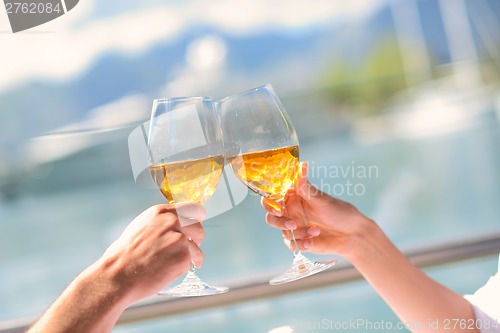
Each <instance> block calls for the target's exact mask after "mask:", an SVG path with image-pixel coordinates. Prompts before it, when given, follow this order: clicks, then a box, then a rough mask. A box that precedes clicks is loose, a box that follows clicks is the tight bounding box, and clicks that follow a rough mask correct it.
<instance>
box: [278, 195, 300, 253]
mask: <svg viewBox="0 0 500 333" xmlns="http://www.w3.org/2000/svg"><path fill="white" fill-rule="evenodd" d="M279 203H280V206H281V211H282V212H283V216H286V215H287V214H286V213H287V212H286V205H285V200H280V201H279ZM290 232H291V233H292V241H293V246H294V248H295V250H294V251H293V256H294V257H295V258H297V257H302V253H301V252H300V250H299V245H298V244H297V239H296V238H295V233H294V232H293V230H290Z"/></svg>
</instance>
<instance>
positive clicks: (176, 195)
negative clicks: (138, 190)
mask: <svg viewBox="0 0 500 333" xmlns="http://www.w3.org/2000/svg"><path fill="white" fill-rule="evenodd" d="M148 154H149V160H150V171H151V175H152V177H153V180H154V181H155V183H156V184H157V186H158V187H159V189H160V191H161V193H162V194H163V195H164V196H165V198H166V199H167V200H168V201H169V203H172V204H175V203H181V202H189V201H191V202H197V203H200V204H203V203H205V202H206V201H207V200H208V199H209V198H210V197H211V196H212V194H213V193H214V191H215V188H216V187H217V184H218V182H219V179H220V177H221V174H222V170H223V167H224V156H223V142H222V132H221V129H220V121H219V119H218V116H217V114H216V112H215V109H214V103H213V101H212V99H211V98H210V97H178V98H168V99H156V100H154V102H153V109H152V112H151V122H150V128H149V135H148ZM181 224H182V219H181ZM226 291H228V288H227V287H225V286H222V287H218V286H211V285H208V284H206V283H205V282H203V281H201V280H200V278H199V277H198V276H197V275H196V272H195V267H194V265H193V266H192V268H191V270H190V271H189V272H188V273H187V275H186V277H185V278H184V280H183V281H182V282H181V283H180V284H179V285H177V286H176V287H174V288H170V289H166V290H163V291H161V292H160V293H159V294H160V295H169V296H177V297H185V296H205V295H214V294H220V293H224V292H226Z"/></svg>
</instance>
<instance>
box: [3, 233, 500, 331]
mask: <svg viewBox="0 0 500 333" xmlns="http://www.w3.org/2000/svg"><path fill="white" fill-rule="evenodd" d="M498 253H500V232H495V233H491V234H488V235H482V236H474V237H467V238H462V239H460V240H455V241H452V242H447V243H441V244H433V245H429V246H425V247H422V248H419V249H416V250H413V251H406V252H405V254H406V255H407V257H408V258H410V260H411V261H412V262H413V263H414V264H415V265H417V266H419V267H422V268H424V267H431V266H436V265H442V264H447V263H452V262H456V261H462V260H467V259H472V258H479V257H484V256H488V255H493V254H498ZM273 275H274V273H273V274H270V273H268V274H264V275H260V276H258V277H254V278H252V279H251V281H250V279H248V280H239V281H231V282H229V283H226V284H227V285H229V287H230V292H228V293H225V294H220V295H214V296H210V297H187V298H159V297H151V298H149V299H147V300H144V301H142V302H139V303H137V304H135V305H133V306H131V307H129V308H128V309H126V310H125V312H124V313H123V314H122V316H121V317H120V319H119V320H118V323H117V324H118V325H119V324H125V323H131V322H137V321H143V320H148V319H153V318H158V317H167V316H173V315H176V314H181V313H187V312H193V311H200V310H206V309H210V308H215V307H221V306H227V305H230V304H235V303H242V302H247V301H252V300H257V299H263V298H270V297H276V296H281V295H285V294H292V293H296V292H301V291H306V290H311V289H316V288H322V287H328V286H333V285H338V284H342V283H347V282H352V281H356V280H359V279H361V278H362V276H361V275H360V274H359V272H358V271H357V270H356V269H355V268H354V267H353V266H352V265H351V264H349V263H347V262H342V263H341V264H339V265H337V266H336V267H335V268H333V269H332V270H329V271H325V272H322V273H319V274H316V275H314V276H311V277H308V278H307V279H302V280H298V281H295V282H294V283H287V284H283V285H279V286H271V285H269V282H268V281H269V280H270V278H271V277H272V276H273ZM35 319H36V317H35V316H27V317H22V318H18V319H13V320H7V321H2V322H0V333H20V332H24V331H25V330H26V328H27V327H28V326H29V325H30V323H32V322H33V321H34V320H35Z"/></svg>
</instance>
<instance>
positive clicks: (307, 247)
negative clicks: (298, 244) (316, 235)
mask: <svg viewBox="0 0 500 333" xmlns="http://www.w3.org/2000/svg"><path fill="white" fill-rule="evenodd" d="M302 247H303V248H304V249H310V248H311V242H310V241H307V240H305V241H303V242H302Z"/></svg>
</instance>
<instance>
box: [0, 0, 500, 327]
mask: <svg viewBox="0 0 500 333" xmlns="http://www.w3.org/2000/svg"><path fill="white" fill-rule="evenodd" d="M0 45H1V49H2V51H1V52H0V272H1V273H0V300H1V301H0V322H1V321H7V320H10V319H14V318H18V317H23V316H27V315H32V314H37V313H39V312H41V311H43V309H44V308H46V307H47V306H48V305H49V304H50V303H51V301H52V300H53V299H54V298H55V297H56V296H57V295H58V294H59V293H60V292H61V290H62V289H63V288H64V287H65V286H66V285H67V283H69V281H71V279H72V278H73V277H74V276H75V275H76V274H77V273H78V272H80V271H81V270H82V269H84V268H85V267H86V266H87V265H89V264H90V263H92V262H93V261H94V260H96V259H97V258H98V257H99V256H100V254H101V253H102V252H103V251H104V249H105V248H106V247H107V246H108V245H109V244H110V243H111V242H112V241H113V240H114V239H115V238H116V237H117V236H118V235H119V233H120V232H121V231H122V230H123V229H124V228H125V226H126V225H127V224H128V223H129V222H130V221H131V220H132V219H133V218H134V217H135V216H136V215H137V214H138V213H140V212H141V211H142V210H144V209H145V208H147V207H149V206H150V205H153V204H157V203H162V202H164V198H163V197H162V196H161V194H160V193H159V191H156V190H153V189H147V188H144V187H141V186H140V185H138V184H136V183H135V180H134V176H133V174H132V170H131V166H130V160H129V151H128V136H129V134H130V133H131V132H132V130H133V129H134V128H136V127H137V126H138V125H139V124H141V123H143V122H144V121H146V120H148V118H149V115H150V110H151V104H152V100H153V99H154V98H161V97H168V96H188V95H211V96H214V97H215V98H221V97H224V96H227V95H230V94H233V93H236V92H239V91H242V90H246V89H249V88H251V87H255V86H258V85H262V84H265V83H271V84H272V85H273V86H274V88H275V90H276V92H277V93H278V95H279V96H280V98H281V99H282V101H283V104H284V105H285V107H286V109H287V111H288V112H289V113H290V116H291V118H292V120H293V122H294V124H295V126H296V129H297V132H298V136H299V139H300V143H301V152H300V153H301V159H302V160H308V161H310V164H311V166H312V167H311V170H310V177H311V180H312V182H313V183H315V184H316V185H317V186H318V187H320V188H321V189H323V190H324V191H326V192H329V193H330V194H332V195H336V196H338V197H340V198H342V199H344V200H347V201H350V202H352V203H353V204H355V205H357V206H358V207H359V208H360V209H361V210H362V211H363V212H364V213H365V214H367V215H368V216H370V217H372V218H373V219H375V220H376V221H377V222H378V223H379V224H380V225H381V226H382V228H383V229H384V230H385V232H386V233H387V234H388V235H389V237H390V238H391V239H392V240H393V241H394V242H395V243H396V244H397V245H398V246H399V247H400V248H401V249H403V250H406V249H415V248H418V247H420V246H423V245H429V244H439V243H442V242H447V241H453V240H460V239H461V238H463V237H466V236H471V235H472V236H474V235H477V236H481V235H487V234H491V233H494V232H498V231H500V205H499V202H500V174H499V172H498V171H499V170H500V150H499V147H500V146H499V144H500V129H499V124H500V123H499V119H500V94H499V87H500V2H499V1H497V0H371V1H366V0H351V1H342V0H335V1H333V0H318V1H314V2H313V3H311V2H310V1H304V0H291V1H284V0H279V1H271V2H270V1H263V0H253V1H239V2H235V1H228V0H213V1H200V0H189V1H182V2H181V1H175V0H172V1H159V0H145V1H140V2H139V1H129V0H121V1H101V2H98V1H95V0H82V1H80V3H79V4H78V5H77V6H76V7H75V8H74V9H73V10H72V11H71V12H68V13H67V14H66V15H64V16H62V17H60V18H58V19H56V20H55V21H52V22H49V23H47V24H45V25H42V26H39V27H36V28H34V29H31V30H28V31H26V32H22V33H17V34H12V33H11V32H10V27H9V24H8V19H7V15H6V14H5V13H4V11H1V13H0ZM339 170H344V171H345V170H350V171H348V172H344V173H342V172H338V171H339ZM353 170H354V171H356V172H351V171H353ZM360 170H365V171H366V170H372V171H371V172H369V173H365V174H361V173H359V172H358V171H360ZM349 184H350V185H349ZM349 188H350V191H349ZM205 226H206V231H207V236H206V239H205V242H204V244H203V246H202V248H203V249H204V251H205V254H206V255H205V256H206V260H205V264H204V267H203V269H202V270H201V271H200V272H199V274H200V276H201V277H202V278H203V279H204V280H206V281H233V280H238V279H241V278H248V277H251V276H258V275H259V274H266V273H267V272H270V271H276V270H277V269H278V270H279V269H284V268H286V267H287V265H288V264H289V263H290V261H291V253H290V252H289V251H288V250H287V249H286V248H285V247H284V245H283V243H282V239H281V236H280V232H279V231H277V230H273V229H271V228H270V227H268V226H267V225H266V224H265V222H264V212H263V210H262V209H261V208H260V205H259V198H258V197H256V196H254V195H248V196H247V197H246V198H245V200H244V201H243V202H242V203H240V204H239V205H238V206H237V207H235V208H234V209H232V210H230V211H228V212H226V213H224V214H222V215H218V216H215V217H213V218H211V219H209V220H208V221H207V222H206V223H205ZM257 239H258V243H257ZM497 262H498V258H497V257H484V258H480V259H475V260H469V261H465V262H460V263H457V264H449V265H442V266H439V267H436V268H432V269H429V270H428V273H429V274H431V275H432V276H433V277H435V278H436V279H438V280H439V281H440V282H442V283H443V284H445V285H447V286H449V287H450V288H452V289H454V290H456V291H457V292H460V293H472V292H473V291H474V290H476V289H477V288H478V287H480V286H481V285H482V284H484V282H485V281H486V280H487V278H488V277H489V276H490V275H492V274H493V273H494V272H495V271H496V266H497ZM382 267H383V266H382ZM463 272H471V274H464V273H463ZM457 275H458V276H459V277H460V278H459V279H458V278H457ZM320 304H321V305H320ZM327 305H328V306H327ZM322 318H328V319H329V320H334V321H338V322H341V321H346V320H348V319H350V318H368V319H371V320H386V321H394V322H396V321H397V319H396V317H395V315H394V314H393V313H392V312H391V310H390V309H389V308H388V307H387V306H386V305H384V303H383V301H382V300H381V299H380V298H379V297H378V296H377V295H376V294H375V293H374V291H373V290H372V289H371V288H370V287H369V286H368V285H367V284H366V283H365V282H353V283H346V284H343V285H340V286H334V287H329V288H324V289H320V290H317V291H310V292H303V293H297V294H291V295H286V296H282V297H274V298H264V299H263V300H259V301H253V302H245V303H241V304H238V305H237V306H231V307H225V308H224V307H222V308H215V309H211V310H207V311H201V312H193V313H186V314H183V315H179V316H175V317H168V318H162V319H156V320H150V321H144V322H140V323H137V324H133V325H123V326H120V327H117V328H116V332H168V331H182V332H215V331H217V332H221V333H222V332H235V331H238V332H252V333H254V332H268V331H269V330H271V329H272V328H275V327H278V326H284V325H290V324H291V323H292V322H293V321H295V322H297V321H298V322H309V321H314V320H320V319H322ZM302 331H307V329H306V328H303V330H302Z"/></svg>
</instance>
